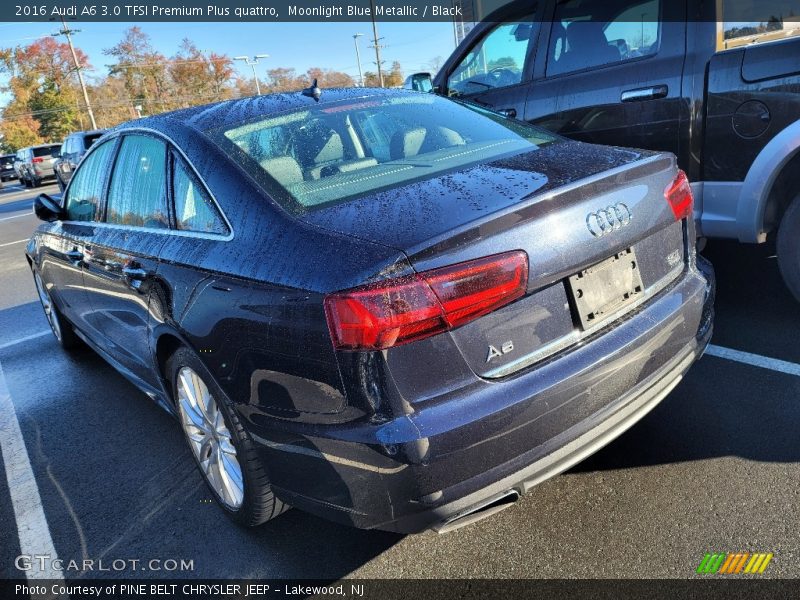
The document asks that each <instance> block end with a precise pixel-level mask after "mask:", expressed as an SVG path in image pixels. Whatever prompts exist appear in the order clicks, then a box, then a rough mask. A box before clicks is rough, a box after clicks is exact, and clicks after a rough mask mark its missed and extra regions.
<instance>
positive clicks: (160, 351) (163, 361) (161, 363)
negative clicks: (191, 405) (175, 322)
mask: <svg viewBox="0 0 800 600" xmlns="http://www.w3.org/2000/svg"><path fill="white" fill-rule="evenodd" d="M182 347H186V348H191V347H190V346H189V345H188V344H187V343H186V342H185V341H184V340H182V339H181V338H180V337H178V336H177V335H176V334H174V333H172V332H170V331H165V332H163V333H161V334H160V335H159V336H158V337H157V339H156V345H155V361H156V366H157V367H158V374H159V376H160V377H161V382H162V384H163V385H164V389H165V390H166V391H167V393H168V397H169V400H170V402H171V403H172V404H173V406H174V404H175V399H174V398H173V397H172V395H173V394H172V382H171V381H170V380H169V374H168V373H167V363H168V362H169V359H170V358H171V357H172V355H173V354H175V352H177V351H178V350H179V349H180V348H182Z"/></svg>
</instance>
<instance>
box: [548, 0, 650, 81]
mask: <svg viewBox="0 0 800 600" xmlns="http://www.w3.org/2000/svg"><path fill="white" fill-rule="evenodd" d="M660 14H661V2H660V0H647V1H646V2H639V3H636V4H634V5H631V3H630V0H611V1H609V0H588V1H585V2H578V1H577V0H561V1H560V2H559V3H558V6H557V7H556V14H555V18H554V19H553V22H552V25H551V31H550V48H549V50H548V52H547V75H548V76H552V75H561V74H563V73H571V72H573V71H582V70H584V69H590V68H594V67H602V66H606V65H612V64H616V63H621V62H625V61H628V60H632V59H634V58H640V57H643V56H652V55H654V54H656V53H657V52H658V47H659V43H660V29H661V28H660V23H659V16H660Z"/></svg>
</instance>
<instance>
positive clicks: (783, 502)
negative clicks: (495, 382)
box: [0, 183, 800, 579]
mask: <svg viewBox="0 0 800 600" xmlns="http://www.w3.org/2000/svg"><path fill="white" fill-rule="evenodd" d="M43 191H48V192H55V191H56V190H55V186H48V187H46V188H43ZM36 193H37V192H35V191H31V190H24V189H21V188H19V186H15V185H14V184H13V183H12V184H6V186H5V188H4V189H3V190H0V400H1V399H2V397H3V396H4V395H5V397H6V398H7V400H8V402H10V403H11V405H13V409H14V412H15V413H16V420H17V421H18V423H19V430H20V432H21V435H22V438H23V439H24V447H25V449H26V450H27V456H28V459H29V462H30V466H31V470H32V473H33V476H34V479H35V483H36V487H37V488H38V493H39V496H40V497H41V510H40V513H41V516H42V517H43V519H44V521H45V522H44V524H43V526H44V528H43V529H42V530H36V531H33V532H32V531H31V530H30V529H28V523H29V521H30V518H31V517H30V512H31V511H33V512H37V511H39V509H38V507H37V506H35V505H34V504H35V503H34V502H33V500H32V499H31V506H28V505H26V510H27V511H28V514H27V516H26V517H25V523H21V522H20V519H19V515H18V514H16V513H15V509H14V507H13V505H12V501H11V489H10V488H9V486H8V483H7V478H6V477H4V476H2V475H0V537H1V538H2V540H3V543H2V544H0V578H17V577H22V576H24V574H23V573H22V572H20V571H18V570H17V569H16V568H15V567H14V562H15V557H17V556H18V555H20V554H21V553H22V552H23V550H22V548H23V547H24V548H25V552H28V553H35V550H37V549H38V550H39V551H45V550H47V548H46V547H45V545H44V544H45V542H46V541H47V539H48V537H49V539H51V540H52V547H53V550H54V551H55V552H56V553H57V554H58V557H59V558H61V559H65V560H69V559H75V560H84V559H93V560H99V559H103V560H104V561H107V562H108V563H110V562H111V561H112V560H114V559H123V560H126V561H130V560H132V559H136V560H141V561H143V562H144V561H149V560H151V559H162V560H163V559H177V560H180V559H184V560H191V561H193V570H191V571H187V572H169V573H167V572H165V571H141V570H139V569H134V568H131V569H128V570H126V571H123V572H121V573H112V575H114V576H127V577H136V576H148V577H152V576H156V577H158V576H180V577H200V578H228V577H230V578H278V577H287V578H293V577H313V578H334V579H335V578H340V577H345V576H353V577H370V578H373V577H374V578H396V577H414V578H427V577H430V578H444V577H451V578H460V577H498V578H505V577H510V578H522V577H542V578H554V577H567V578H572V577H591V578H594V577H597V578H605V577H611V578H630V577H646V578H660V577H675V578H686V577H692V576H695V569H696V567H697V565H698V564H699V562H700V560H701V559H702V558H703V555H704V554H705V553H706V552H711V551H714V552H740V551H749V552H772V553H774V555H775V557H774V559H773V561H772V563H771V564H770V566H769V568H768V569H767V571H766V573H765V574H764V576H771V577H800V536H798V531H800V510H798V506H799V505H800V441H798V432H800V402H799V401H798V399H800V344H798V340H800V305H798V304H797V303H795V302H794V300H793V299H792V298H791V297H790V296H789V293H788V292H787V291H786V290H785V289H784V287H783V285H782V283H781V280H780V276H779V274H778V267H777V264H776V261H775V259H774V257H773V256H772V250H771V248H770V247H769V246H763V247H744V246H739V245H737V244H733V243H727V242H712V243H710V244H709V246H708V248H707V249H706V251H705V254H706V256H707V257H708V258H710V259H711V260H712V261H713V262H714V264H715V266H716V268H717V276H718V284H719V289H718V303H717V321H716V330H715V335H714V339H713V342H712V343H713V344H714V354H716V356H710V355H707V356H705V357H704V358H703V359H701V360H700V361H699V363H698V364H696V365H695V367H694V368H693V369H692V370H691V371H690V373H689V374H688V376H687V377H686V378H685V379H684V381H682V382H681V384H680V385H679V386H678V388H677V389H676V390H675V391H674V392H673V393H672V394H671V395H670V396H669V397H668V398H667V399H666V400H665V401H664V402H662V403H661V404H660V405H659V406H658V407H657V408H656V409H655V410H654V411H653V412H652V413H650V414H649V415H648V416H647V417H646V418H645V419H644V420H643V421H641V422H640V423H639V424H637V425H636V426H635V427H634V428H633V429H631V430H630V431H629V432H627V433H626V434H625V435H624V436H622V437H621V438H620V439H618V440H617V441H615V442H614V443H612V444H611V445H610V446H608V447H606V448H605V449H604V450H602V451H601V452H599V453H598V454H596V455H595V456H593V457H592V458H590V459H589V460H587V461H585V462H584V463H582V464H580V465H579V466H578V467H577V468H575V469H573V470H571V471H569V472H568V473H566V474H563V475H561V476H559V477H556V478H554V479H552V480H550V481H548V482H546V483H544V484H542V485H540V486H538V487H537V488H536V489H535V490H534V491H533V492H532V493H531V494H529V495H527V496H526V497H523V498H522V499H521V500H520V501H519V502H517V503H516V504H515V505H513V506H512V507H511V508H509V509H507V510H505V511H503V512H501V513H499V514H497V515H495V516H493V517H491V518H489V519H487V520H484V521H481V522H480V523H478V524H475V525H473V526H470V527H467V528H463V529H460V530H457V531H455V532H453V533H449V534H446V535H437V534H435V533H426V534H422V535H417V536H407V537H403V536H399V535H395V534H390V533H383V532H369V531H358V530H355V529H350V528H347V527H343V526H340V525H336V524H333V523H329V522H327V521H323V520H320V519H318V518H316V517H312V516H310V515H307V514H305V513H302V512H300V511H296V510H295V511H289V512H288V513H286V514H285V515H283V516H281V517H280V518H278V519H276V520H275V521H272V522H270V523H267V524H266V525H264V526H262V527H260V528H258V529H255V530H242V529H240V528H238V527H236V526H235V525H233V524H232V523H231V522H229V521H228V520H227V519H226V518H225V517H224V515H223V514H222V513H221V511H220V510H219V509H218V508H217V507H216V506H215V505H214V504H213V503H211V502H210V496H209V494H208V493H207V492H206V488H205V486H204V484H203V482H202V480H201V478H200V475H199V474H198V473H197V472H196V469H195V466H194V464H193V461H192V458H191V456H190V454H189V450H188V448H186V447H185V444H184V442H183V440H182V438H181V432H180V431H179V429H178V426H177V424H176V423H175V422H173V420H172V418H171V417H169V416H168V415H167V414H166V413H164V412H163V411H162V410H161V409H159V408H158V407H157V406H156V405H155V404H153V403H152V402H151V401H150V400H148V398H147V397H146V396H145V395H144V394H142V393H141V392H139V391H138V390H137V389H136V388H134V387H133V386H132V385H131V384H129V383H128V382H127V381H126V380H125V379H123V377H122V376H121V375H118V374H117V373H116V372H115V371H114V370H113V369H112V368H111V367H109V366H108V365H107V364H106V363H105V362H104V361H103V360H102V359H100V358H99V357H98V356H97V355H95V354H94V353H92V352H91V351H89V350H85V351H83V352H81V353H78V354H76V355H74V356H67V355H65V354H64V353H62V351H61V350H60V349H59V348H58V346H57V345H56V343H55V341H54V339H53V338H52V337H51V334H50V332H49V330H48V329H47V323H46V321H45V318H44V316H43V314H42V310H41V307H40V305H39V302H38V300H37V297H36V293H35V290H34V286H33V282H32V279H31V277H30V271H29V269H28V266H27V264H26V261H25V259H24V256H23V250H24V246H25V243H24V242H25V241H26V240H27V238H28V237H29V235H30V233H31V231H32V230H33V229H34V228H35V227H36V225H37V221H36V218H35V217H34V216H33V215H32V214H30V211H31V201H32V198H33V197H34V195H35V194H36ZM723 354H727V355H728V358H723V357H720V356H718V355H723ZM764 357H766V359H772V360H766V359H765V358H764ZM748 362H749V363H758V364H759V365H760V366H755V365H753V364H747V363H748ZM4 388H7V393H5V390H4ZM11 418H13V415H11V414H9V412H8V411H4V412H3V413H2V414H0V422H4V423H6V425H8V421H9V419H11ZM6 430H7V428H6ZM0 431H3V429H2V428H0ZM9 454H11V453H9V452H4V453H3V456H2V458H0V471H3V472H4V473H6V474H9V473H11V474H16V476H17V479H15V480H14V481H15V483H14V485H18V484H19V473H20V472H21V470H22V467H24V465H22V466H20V464H21V462H20V461H22V462H24V460H23V458H24V457H23V456H22V455H21V454H20V453H19V452H15V453H13V454H11V455H9ZM37 543H40V544H43V545H42V546H41V547H40V548H33V550H34V552H30V551H31V549H32V548H31V547H30V546H31V544H37ZM108 575H109V574H108V573H98V572H95V573H86V574H85V575H84V576H87V577H89V576H108ZM79 576H81V575H80V574H67V578H72V577H79Z"/></svg>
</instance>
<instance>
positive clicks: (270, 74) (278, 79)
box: [265, 67, 308, 93]
mask: <svg viewBox="0 0 800 600" xmlns="http://www.w3.org/2000/svg"><path fill="white" fill-rule="evenodd" d="M301 84H302V81H301V79H300V77H298V76H297V72H296V71H295V70H294V69H287V68H284V67H277V68H275V69H268V70H267V84H266V86H265V88H266V90H267V92H269V93H276V92H289V91H296V90H299V89H301V87H308V84H307V83H306V84H305V85H301Z"/></svg>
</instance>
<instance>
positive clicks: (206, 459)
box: [176, 367, 244, 510]
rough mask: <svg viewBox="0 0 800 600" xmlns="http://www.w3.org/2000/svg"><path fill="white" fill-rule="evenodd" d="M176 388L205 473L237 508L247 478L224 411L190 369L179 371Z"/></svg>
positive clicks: (227, 502)
mask: <svg viewBox="0 0 800 600" xmlns="http://www.w3.org/2000/svg"><path fill="white" fill-rule="evenodd" d="M176 387H177V390H178V411H179V413H180V419H181V425H182V426H183V430H184V432H185V433H186V437H187V438H188V440H189V445H190V446H191V447H192V451H193V452H194V455H195V458H197V462H198V463H199V464H200V468H201V470H202V472H203V475H204V476H205V478H206V481H207V482H208V484H209V485H210V486H211V487H212V489H213V490H214V491H215V492H216V493H217V496H219V498H220V500H221V501H222V503H223V504H224V505H225V506H227V507H228V508H230V509H232V510H237V509H238V508H239V507H240V506H241V505H242V501H243V499H244V479H243V477H242V468H241V465H240V464H239V458H238V455H237V452H236V448H235V447H234V445H233V439H232V437H231V432H230V430H229V429H228V427H227V425H226V424H225V419H224V417H223V415H222V411H221V410H220V408H219V406H217V401H216V400H215V399H214V396H213V395H212V394H211V392H210V391H209V389H208V386H207V385H206V384H205V382H204V381H203V380H202V378H201V377H200V376H199V375H198V374H197V373H196V372H195V371H194V370H192V369H191V368H189V367H182V368H181V369H180V370H179V371H178V375H177V382H176Z"/></svg>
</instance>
